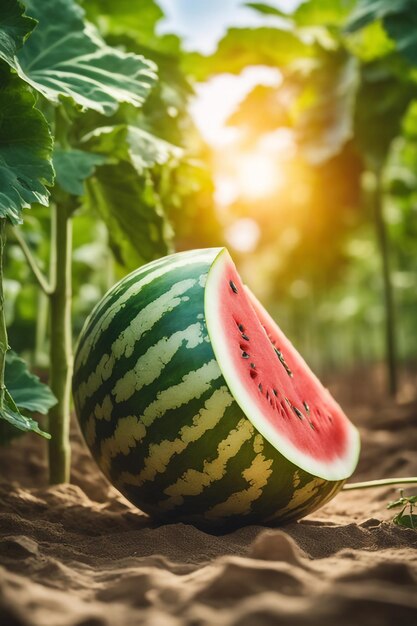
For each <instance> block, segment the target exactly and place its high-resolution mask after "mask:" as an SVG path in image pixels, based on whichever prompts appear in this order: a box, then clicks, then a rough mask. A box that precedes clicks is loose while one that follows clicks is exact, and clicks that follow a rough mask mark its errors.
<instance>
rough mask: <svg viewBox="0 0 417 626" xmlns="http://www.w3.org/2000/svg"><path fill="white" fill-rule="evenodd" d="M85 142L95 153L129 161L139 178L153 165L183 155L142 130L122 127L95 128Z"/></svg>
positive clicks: (121, 125) (170, 145)
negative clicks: (139, 175)
mask: <svg viewBox="0 0 417 626" xmlns="http://www.w3.org/2000/svg"><path fill="white" fill-rule="evenodd" d="M84 141H85V142H86V143H87V144H88V145H89V147H90V148H91V150H93V151H94V152H98V153H100V154H103V155H108V156H109V157H110V158H113V159H118V160H122V161H123V160H124V161H129V162H130V163H131V164H132V165H133V167H134V168H135V169H136V171H137V172H138V173H139V174H143V172H144V171H145V170H146V169H150V168H152V167H154V166H155V165H163V164H164V163H167V162H168V161H169V160H171V159H179V158H180V157H181V155H182V150H181V149H180V148H178V147H176V146H173V145H172V144H170V143H168V142H167V141H164V140H163V139H159V138H158V137H155V136H154V135H152V134H151V133H148V132H147V131H146V130H143V129H142V128H137V127H136V126H128V125H125V124H119V125H117V126H105V127H102V128H97V129H96V130H94V131H92V132H91V133H89V134H88V135H87V136H86V137H85V138H84Z"/></svg>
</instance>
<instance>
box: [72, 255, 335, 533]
mask: <svg viewBox="0 0 417 626" xmlns="http://www.w3.org/2000/svg"><path fill="white" fill-rule="evenodd" d="M219 252H220V249H210V250H202V251H192V252H186V253H180V254H176V255H172V256H170V257H166V258H164V259H162V260H160V261H156V262H154V263H151V264H148V265H146V266H144V267H143V268H141V269H139V270H137V271H136V272H134V273H133V274H130V275H129V276H127V277H126V278H125V279H123V280H122V281H121V282H119V283H118V284H117V285H115V287H113V289H111V290H110V291H109V292H108V294H107V295H106V296H105V297H104V299H103V300H102V301H101V303H100V304H99V305H98V306H97V307H96V309H95V310H94V311H93V313H92V314H91V316H90V318H89V319H88V320H87V322H86V324H85V327H84V329H83V331H82V333H81V337H80V340H79V344H78V348H77V352H76V358H75V373H74V381H73V391H74V401H75V407H76V412H77V415H78V418H79V421H80V424H81V428H82V431H83V433H84V437H85V439H86V442H87V444H88V445H89V447H90V449H91V451H92V453H93V455H94V457H95V459H96V460H97V463H98V465H99V466H100V468H101V469H102V471H103V472H104V474H105V475H106V476H107V477H108V478H109V480H110V481H111V482H112V483H113V484H114V485H115V486H116V487H117V488H118V489H119V490H120V491H121V492H122V493H123V494H124V495H125V496H126V497H127V498H128V499H129V500H130V501H131V502H133V503H134V504H136V505H137V506H138V507H139V508H140V509H142V510H144V511H145V512H147V513H150V514H152V515H154V516H156V517H162V518H163V519H166V520H172V521H174V520H182V521H190V522H193V523H195V524H198V525H201V526H206V527H207V526H208V527H215V526H219V525H222V526H224V525H225V524H232V525H233V524H242V523H262V522H272V521H275V520H276V521H278V520H281V521H287V520H289V519H294V518H300V517H302V516H304V515H306V514H307V513H309V512H311V511H313V510H314V509H316V508H318V507H319V506H321V505H322V504H323V503H324V502H326V501H327V500H329V499H330V498H331V497H333V495H334V494H335V493H336V492H337V491H338V490H339V489H340V488H341V486H342V484H343V482H344V481H336V482H332V481H326V480H324V479H321V478H317V477H314V476H312V475H311V474H309V473H307V472H306V471H304V470H301V469H300V468H297V467H296V466H295V465H293V464H292V463H291V462H290V461H288V460H287V459H286V458H285V457H284V456H282V455H281V454H280V453H279V452H277V450H276V449H275V448H273V447H272V446H271V444H269V443H268V441H266V440H265V439H264V438H263V437H262V435H261V434H260V433H259V432H258V431H257V430H256V428H255V427H254V425H253V424H252V422H251V421H250V420H249V419H248V418H247V416H246V415H245V414H244V413H243V412H242V410H241V409H240V407H239V406H238V404H237V403H236V402H235V400H234V398H233V396H232V395H231V393H230V391H229V388H228V386H227V384H226V381H225V379H224V378H223V375H222V373H221V370H220V367H219V364H218V363H217V361H216V358H215V355H214V352H213V349H212V346H211V342H210V339H209V336H208V333H207V328H206V323H205V318H204V286H205V281H206V277H207V273H208V271H209V269H210V267H211V266H212V264H213V261H214V259H215V258H216V257H217V255H218V254H219Z"/></svg>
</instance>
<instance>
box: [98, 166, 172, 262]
mask: <svg viewBox="0 0 417 626" xmlns="http://www.w3.org/2000/svg"><path fill="white" fill-rule="evenodd" d="M87 189H88V195H87V202H88V206H89V208H90V209H91V210H96V211H97V212H98V213H99V214H100V216H101V218H102V219H103V220H104V222H105V223H106V225H107V228H108V233H109V243H110V246H111V248H112V250H113V253H114V255H115V257H116V259H117V261H118V262H119V263H120V264H121V265H123V266H124V267H126V268H128V269H134V268H135V267H138V266H139V265H142V264H143V263H146V262H148V261H151V260H153V259H156V258H158V257H160V256H164V255H165V254H167V253H168V252H170V246H169V243H168V235H169V225H168V222H167V220H166V218H165V215H164V212H163V210H162V208H161V206H160V202H159V198H158V197H157V196H156V194H155V191H154V189H153V185H152V181H151V180H150V178H149V176H144V177H139V176H138V174H137V172H136V170H135V169H134V168H133V166H132V165H130V164H129V163H126V162H121V163H118V164H116V165H103V166H102V167H100V168H99V169H98V170H97V174H96V176H95V177H93V178H91V179H88V181H87Z"/></svg>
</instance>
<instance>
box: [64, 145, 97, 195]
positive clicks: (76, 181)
mask: <svg viewBox="0 0 417 626" xmlns="http://www.w3.org/2000/svg"><path fill="white" fill-rule="evenodd" d="M105 161H106V158H105V157H104V156H102V155H100V154H93V153H91V152H84V151H83V150H75V149H68V150H64V149H63V148H60V147H59V146H55V149H54V156H53V163H54V168H55V174H56V182H57V183H58V185H59V186H60V187H61V189H63V190H64V191H66V192H67V193H69V194H71V195H74V196H82V195H83V194H84V182H85V180H86V178H89V177H90V176H92V175H93V174H94V172H95V170H96V167H97V166H98V165H102V164H103V163H105Z"/></svg>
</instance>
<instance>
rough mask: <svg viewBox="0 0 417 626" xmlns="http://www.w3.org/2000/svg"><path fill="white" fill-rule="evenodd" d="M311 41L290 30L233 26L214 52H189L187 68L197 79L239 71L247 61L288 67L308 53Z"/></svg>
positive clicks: (251, 63)
mask: <svg viewBox="0 0 417 626" xmlns="http://www.w3.org/2000/svg"><path fill="white" fill-rule="evenodd" d="M312 51H313V49H312V46H311V44H310V43H308V42H304V41H302V39H301V38H300V37H299V36H298V34H295V33H293V32H291V31H290V30H281V29H277V28H268V27H261V28H231V29H230V30H228V31H227V33H226V35H225V36H224V38H223V39H222V40H221V41H220V43H219V45H218V48H217V50H216V52H215V53H214V54H212V55H211V56H203V55H201V54H199V53H190V54H188V55H187V56H186V57H185V60H184V68H185V71H186V72H188V73H189V74H191V75H193V76H194V78H195V79H196V80H205V79H206V78H208V77H209V76H212V75H214V74H221V73H223V72H230V73H232V74H237V73H239V72H241V71H242V70H243V69H244V68H245V67H247V66H248V65H271V66H273V67H281V68H282V67H285V66H287V65H288V64H290V63H292V62H293V61H294V60H296V59H298V58H300V57H306V56H309V55H310V54H311V53H312Z"/></svg>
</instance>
